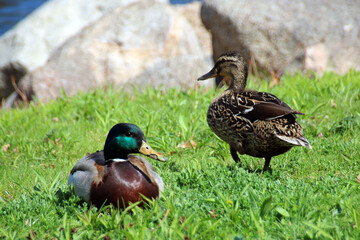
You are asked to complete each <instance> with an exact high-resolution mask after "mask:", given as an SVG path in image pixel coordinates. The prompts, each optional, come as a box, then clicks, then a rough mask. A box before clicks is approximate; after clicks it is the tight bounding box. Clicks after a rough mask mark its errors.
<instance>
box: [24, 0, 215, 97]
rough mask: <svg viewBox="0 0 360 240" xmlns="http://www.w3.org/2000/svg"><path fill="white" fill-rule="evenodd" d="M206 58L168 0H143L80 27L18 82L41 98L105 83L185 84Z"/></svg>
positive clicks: (200, 69) (207, 65)
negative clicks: (44, 61)
mask: <svg viewBox="0 0 360 240" xmlns="http://www.w3.org/2000/svg"><path fill="white" fill-rule="evenodd" d="M199 59H202V60H201V61H200V60H199ZM204 59H205V58H204V55H203V52H202V49H201V47H200V44H199V42H198V39H197V37H196V34H195V32H194V30H193V28H192V26H191V25H190V24H189V23H188V21H187V20H186V18H185V17H183V16H182V15H179V14H177V13H176V12H175V11H174V10H173V9H172V8H171V7H170V6H169V5H168V4H162V3H157V2H154V1H147V0H143V1H137V2H136V3H134V4H130V5H127V6H124V7H119V8H116V9H115V10H113V11H111V12H109V13H107V14H105V15H104V16H103V17H101V18H100V19H98V20H97V21H96V23H93V24H91V25H89V26H88V27H86V28H85V29H83V31H81V32H80V33H79V34H77V35H75V36H74V37H72V38H71V39H69V40H68V41H67V42H66V43H65V44H64V45H62V46H61V47H60V48H58V49H57V50H56V51H55V52H54V53H53V54H52V55H51V57H50V58H49V60H48V62H47V63H46V64H45V65H43V66H42V67H39V68H37V69H36V70H34V71H33V72H31V73H29V74H27V75H26V76H25V77H24V78H23V80H22V83H21V86H22V88H23V90H24V91H26V92H31V93H33V94H34V95H35V96H36V97H37V98H38V99H39V100H40V101H47V100H49V99H52V98H56V97H58V96H61V93H62V90H63V91H64V92H65V93H66V94H67V95H68V96H71V95H73V94H75V93H77V92H78V91H79V90H82V91H87V90H89V89H92V88H95V87H101V86H105V85H108V84H109V83H111V84H113V85H115V86H125V88H126V86H127V85H135V86H138V87H143V86H145V85H149V86H152V85H153V86H158V85H161V84H164V86H165V87H168V86H180V87H189V86H194V84H195V81H196V77H197V76H198V75H199V74H201V73H203V72H205V71H207V70H208V69H209V68H210V67H211V63H210V61H208V62H207V63H206V61H204ZM140 79H141V80H140ZM129 80H130V81H129Z"/></svg>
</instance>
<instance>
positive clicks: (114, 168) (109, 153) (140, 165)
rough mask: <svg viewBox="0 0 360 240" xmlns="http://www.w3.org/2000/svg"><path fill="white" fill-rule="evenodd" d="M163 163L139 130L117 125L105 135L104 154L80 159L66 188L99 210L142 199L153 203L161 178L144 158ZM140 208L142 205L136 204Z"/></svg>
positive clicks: (125, 205)
mask: <svg viewBox="0 0 360 240" xmlns="http://www.w3.org/2000/svg"><path fill="white" fill-rule="evenodd" d="M131 153H142V154H144V155H145V156H148V157H150V158H153V159H156V160H159V161H166V158H165V157H163V156H162V155H161V154H159V153H157V152H155V151H154V150H153V149H152V148H151V147H150V146H149V144H148V143H147V141H146V139H145V136H144V133H143V132H142V131H141V129H140V128H139V127H138V126H136V125H134V124H130V123H119V124H116V125H115V126H114V127H112V128H111V130H110V131H109V133H108V136H107V138H106V141H105V146H104V150H102V151H97V152H95V153H92V154H89V155H87V156H85V157H83V158H81V159H80V160H79V161H78V162H77V163H76V164H75V166H74V167H73V169H72V170H71V173H70V176H69V179H68V184H69V186H71V185H73V190H74V192H75V194H76V195H78V196H80V197H81V198H82V199H83V200H84V201H86V202H88V203H91V204H94V205H95V206H97V207H101V206H102V205H103V204H113V205H114V206H116V207H117V206H118V207H119V208H125V207H127V206H128V205H129V203H130V202H132V203H134V202H138V201H141V200H142V195H143V196H145V197H146V198H148V199H155V198H157V197H159V196H160V192H161V191H163V190H164V183H163V180H162V179H161V177H160V176H159V175H158V174H157V173H156V172H155V170H154V168H153V167H152V165H151V164H150V163H149V162H148V161H146V160H145V159H144V158H142V157H140V156H135V155H129V154H131ZM139 206H140V207H141V206H143V202H141V203H140V204H139Z"/></svg>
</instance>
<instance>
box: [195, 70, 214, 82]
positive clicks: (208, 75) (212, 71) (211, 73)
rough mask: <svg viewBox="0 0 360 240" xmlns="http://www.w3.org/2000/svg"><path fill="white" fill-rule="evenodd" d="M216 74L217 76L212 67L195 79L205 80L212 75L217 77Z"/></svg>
mask: <svg viewBox="0 0 360 240" xmlns="http://www.w3.org/2000/svg"><path fill="white" fill-rule="evenodd" d="M217 76H219V74H217V73H216V72H215V69H214V68H213V69H211V70H210V72H208V73H206V74H204V75H202V76H201V77H199V78H198V79H197V80H198V81H202V80H206V79H208V78H213V77H217Z"/></svg>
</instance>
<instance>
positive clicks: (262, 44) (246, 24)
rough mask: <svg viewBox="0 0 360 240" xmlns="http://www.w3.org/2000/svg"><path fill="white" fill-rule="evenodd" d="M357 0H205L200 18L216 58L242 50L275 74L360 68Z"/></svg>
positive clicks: (341, 70) (359, 29)
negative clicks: (208, 32)
mask: <svg viewBox="0 0 360 240" xmlns="http://www.w3.org/2000/svg"><path fill="white" fill-rule="evenodd" d="M359 13H360V4H359V1H357V0H346V1H343V0H330V1H329V0H318V1H313V0H301V1H291V0H269V1H263V0H255V1H245V0H227V1H222V0H204V2H203V5H202V9H201V18H202V21H203V23H204V25H205V26H206V27H207V28H208V29H209V31H210V32H211V34H212V39H213V42H212V47H213V53H214V54H213V57H214V59H216V58H217V57H218V56H219V55H220V54H221V53H223V52H225V51H229V50H237V51H240V52H242V54H243V55H244V56H246V58H247V59H249V62H250V63H251V65H252V66H253V67H257V69H259V68H260V69H262V70H265V71H267V72H270V73H272V74H275V75H280V74H281V73H283V72H284V71H287V72H294V71H298V70H300V71H302V70H309V69H310V70H313V71H316V72H319V73H322V72H323V71H325V70H330V71H335V72H337V73H341V74H342V73H345V72H346V71H348V70H349V68H351V67H353V68H356V69H358V70H360V25H359V23H360V14H359Z"/></svg>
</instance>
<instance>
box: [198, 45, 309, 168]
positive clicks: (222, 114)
mask: <svg viewBox="0 0 360 240" xmlns="http://www.w3.org/2000/svg"><path fill="white" fill-rule="evenodd" d="M247 75H248V66H247V64H246V62H245V60H244V58H243V57H242V56H241V55H240V54H239V53H237V52H229V53H225V54H222V55H221V56H220V57H219V58H218V59H217V61H216V63H215V66H214V68H213V69H211V71H210V72H208V73H206V74H205V75H203V76H201V77H199V78H198V80H205V79H208V78H213V77H220V78H221V82H220V85H219V86H221V85H222V84H223V83H224V81H225V82H226V84H227V85H228V86H229V88H228V89H227V90H225V91H224V92H223V93H221V94H220V95H219V96H217V97H216V98H215V99H214V100H213V101H212V102H211V104H210V107H209V110H208V113H207V121H208V124H209V127H210V128H211V130H212V131H213V132H214V133H215V134H216V135H217V136H218V137H219V138H221V139H222V140H224V141H225V142H227V143H228V144H229V145H230V152H231V156H232V157H233V159H234V160H235V162H239V161H240V159H239V156H238V155H237V153H240V154H247V155H250V156H253V157H258V158H265V165H264V171H265V170H269V168H270V167H269V166H270V160H271V158H272V157H273V156H277V155H279V154H282V153H285V152H287V151H289V150H290V149H291V148H292V147H293V146H305V147H308V148H310V149H311V146H310V143H309V142H308V140H307V139H306V138H305V137H304V135H303V130H302V128H301V126H300V124H299V123H298V122H296V114H301V115H303V113H301V112H299V111H296V110H293V109H291V108H290V107H289V106H288V105H287V104H286V103H284V102H283V101H281V100H280V99H278V98H277V97H276V96H274V95H272V94H270V93H267V92H256V91H246V90H245V87H246V81H247Z"/></svg>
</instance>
